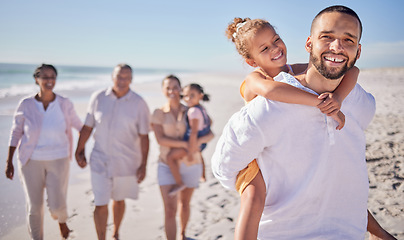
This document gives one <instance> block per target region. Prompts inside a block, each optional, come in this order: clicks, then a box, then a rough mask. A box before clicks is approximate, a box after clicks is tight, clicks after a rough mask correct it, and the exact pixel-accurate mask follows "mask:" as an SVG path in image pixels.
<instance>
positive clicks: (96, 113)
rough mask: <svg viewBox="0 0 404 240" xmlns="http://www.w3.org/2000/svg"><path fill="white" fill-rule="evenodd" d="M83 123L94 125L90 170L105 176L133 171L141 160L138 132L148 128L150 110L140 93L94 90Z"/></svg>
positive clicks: (148, 129) (140, 132)
mask: <svg viewBox="0 0 404 240" xmlns="http://www.w3.org/2000/svg"><path fill="white" fill-rule="evenodd" d="M84 124H85V125H86V126H89V127H92V128H94V140H95V141H94V148H93V151H92V152H91V156H90V167H91V171H95V172H97V173H99V174H104V176H106V177H117V176H121V177H122V176H132V175H135V174H136V171H137V169H138V168H139V166H140V164H141V161H142V152H141V148H140V138H139V135H147V134H148V133H149V131H150V112H149V108H148V106H147V104H146V102H145V101H144V100H143V98H142V97H140V96H139V95H138V94H137V93H135V92H133V91H132V90H130V91H129V92H128V93H127V94H126V95H125V96H123V97H121V98H117V97H116V96H115V94H114V93H113V91H112V88H108V89H106V90H103V91H98V92H95V93H94V94H93V95H92V96H91V99H90V104H89V107H88V113H87V117H86V120H85V123H84Z"/></svg>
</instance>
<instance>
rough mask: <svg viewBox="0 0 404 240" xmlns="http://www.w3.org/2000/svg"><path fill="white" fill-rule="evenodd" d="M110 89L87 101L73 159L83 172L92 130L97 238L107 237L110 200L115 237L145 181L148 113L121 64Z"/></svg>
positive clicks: (127, 67)
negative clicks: (127, 200)
mask: <svg viewBox="0 0 404 240" xmlns="http://www.w3.org/2000/svg"><path fill="white" fill-rule="evenodd" d="M112 81H113V86H112V87H110V88H108V89H105V90H102V91H97V92H95V93H94V94H93V95H92V96H91V100H90V104H89V107H88V113H87V117H86V120H85V123H84V127H83V129H82V130H81V132H80V137H79V140H78V144H77V149H76V160H77V163H78V164H79V166H80V167H82V168H84V167H85V166H86V165H87V161H86V158H85V155H84V147H85V143H86V142H87V140H88V138H89V137H90V135H91V133H92V131H93V129H94V140H95V141H94V148H93V150H92V152H91V156H90V168H91V184H92V188H93V193H94V204H95V210H94V223H95V227H96V231H97V235H98V239H102V240H104V239H105V238H106V227H107V219H108V203H109V201H110V199H112V200H113V215H114V230H113V231H114V232H113V238H114V239H119V227H120V224H121V222H122V219H123V215H124V212H125V200H124V199H125V198H131V199H137V196H138V183H140V182H142V181H143V179H144V178H145V176H146V163H147V155H148V152H149V137H148V133H149V131H150V112H149V108H148V106H147V104H146V102H145V101H144V100H143V99H142V98H141V97H140V96H139V95H138V94H137V93H135V92H133V91H132V90H131V89H130V87H129V85H130V83H131V82H132V68H131V67H130V66H129V65H126V64H119V65H117V66H116V67H115V68H114V71H113V73H112Z"/></svg>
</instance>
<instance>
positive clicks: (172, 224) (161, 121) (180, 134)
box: [151, 75, 213, 240]
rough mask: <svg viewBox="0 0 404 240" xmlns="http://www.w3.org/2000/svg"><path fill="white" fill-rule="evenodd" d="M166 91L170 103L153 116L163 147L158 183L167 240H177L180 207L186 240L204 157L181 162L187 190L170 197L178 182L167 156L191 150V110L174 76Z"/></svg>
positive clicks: (205, 138)
mask: <svg viewBox="0 0 404 240" xmlns="http://www.w3.org/2000/svg"><path fill="white" fill-rule="evenodd" d="M162 91H163V94H164V96H165V97H166V98H167V103H166V104H165V105H164V106H163V107H161V108H158V109H156V110H154V112H153V114H152V120H151V122H152V128H153V131H154V134H155V136H156V139H157V142H158V144H159V145H160V155H159V163H158V173H157V175H158V183H159V185H160V192H161V196H162V198H163V202H164V227H165V232H166V236H167V240H175V239H176V235H177V223H176V215H177V208H179V212H180V225H181V239H183V240H185V239H186V236H185V230H186V227H187V224H188V220H189V217H190V213H191V208H190V201H191V197H192V194H193V192H194V189H195V188H197V187H198V186H199V180H200V178H201V176H202V171H203V167H202V161H203V160H202V156H201V153H200V151H196V152H195V153H194V154H192V159H188V155H187V154H186V155H185V156H184V157H183V158H182V159H181V160H180V161H179V172H180V175H181V181H182V182H183V183H184V185H185V186H186V188H184V189H182V190H181V191H179V193H178V194H175V195H174V196H170V195H169V193H170V191H171V190H172V189H173V188H174V187H175V186H176V181H175V179H174V176H173V174H172V173H171V171H170V167H169V166H168V165H167V155H168V154H169V152H170V151H171V150H172V149H174V148H184V149H188V146H189V145H188V141H186V140H184V134H185V132H186V130H187V123H186V114H187V107H186V106H184V105H182V104H181V102H180V101H181V82H180V80H179V79H178V78H177V77H176V76H174V75H169V76H167V77H166V78H164V79H163V82H162ZM212 138H213V134H212V132H209V133H208V134H207V135H204V136H202V137H200V138H198V139H197V144H196V146H200V145H201V144H203V143H207V142H208V141H210V140H212Z"/></svg>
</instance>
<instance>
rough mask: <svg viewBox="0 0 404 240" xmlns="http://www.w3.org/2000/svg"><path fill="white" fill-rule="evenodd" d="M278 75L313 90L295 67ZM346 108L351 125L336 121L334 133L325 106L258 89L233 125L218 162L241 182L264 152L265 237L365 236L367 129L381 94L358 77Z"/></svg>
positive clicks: (227, 177) (225, 179) (228, 181)
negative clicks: (377, 95) (375, 94)
mask: <svg viewBox="0 0 404 240" xmlns="http://www.w3.org/2000/svg"><path fill="white" fill-rule="evenodd" d="M275 80H277V81H282V82H287V83H290V84H292V85H294V86H297V87H299V88H301V89H304V90H306V91H311V90H309V89H307V88H305V87H303V86H302V85H301V84H300V83H299V82H298V81H297V80H296V79H294V78H293V77H292V76H290V75H289V74H287V73H281V74H280V75H278V76H277V77H276V78H275ZM341 110H342V112H343V113H344V114H345V116H346V123H345V127H344V128H343V129H342V130H340V131H337V130H335V128H333V129H334V130H333V134H331V135H330V127H329V122H330V121H328V120H327V118H326V117H325V116H324V114H322V113H321V112H320V110H318V109H317V108H315V107H309V106H304V105H297V104H287V103H281V102H276V101H271V100H268V99H265V98H263V97H260V96H258V97H256V98H255V99H254V100H253V101H251V102H250V103H249V104H248V105H247V106H245V107H243V108H242V109H241V110H240V111H239V112H237V113H235V114H234V115H233V116H232V117H231V119H230V120H229V122H228V123H227V125H226V126H225V128H224V130H223V134H222V136H221V137H220V139H219V141H218V144H217V146H216V150H215V153H214V155H213V157H212V170H213V173H214V175H215V176H216V178H218V179H219V180H220V182H221V183H222V184H223V185H224V186H225V187H227V188H233V189H234V185H235V180H236V176H237V174H238V172H239V171H240V170H242V169H244V168H245V167H246V166H247V165H248V163H249V162H251V160H252V159H254V158H257V160H258V165H259V167H260V169H261V172H262V175H263V177H264V181H265V184H266V189H267V196H266V202H265V208H264V211H263V215H262V218H261V221H260V227H259V233H258V236H259V239H363V238H364V236H365V233H366V226H367V200H368V176H367V168H366V161H365V146H366V143H365V135H364V129H365V128H366V127H367V125H368V124H369V122H370V121H371V119H372V117H373V115H374V112H375V100H374V98H373V96H372V95H371V94H369V93H367V92H365V91H364V90H363V89H362V88H361V87H360V86H359V85H358V84H357V85H356V86H355V88H354V89H353V90H352V91H351V93H350V94H349V95H348V97H347V98H346V99H345V101H344V102H343V104H342V108H341ZM327 122H328V124H327Z"/></svg>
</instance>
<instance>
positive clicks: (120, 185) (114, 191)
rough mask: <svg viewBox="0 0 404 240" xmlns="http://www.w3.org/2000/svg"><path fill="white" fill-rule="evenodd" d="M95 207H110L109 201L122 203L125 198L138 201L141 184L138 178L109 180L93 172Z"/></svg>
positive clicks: (126, 177) (92, 182)
mask: <svg viewBox="0 0 404 240" xmlns="http://www.w3.org/2000/svg"><path fill="white" fill-rule="evenodd" d="M91 185H92V187H93V194H94V204H95V206H104V205H108V203H109V200H110V199H112V200H115V201H121V200H124V199H125V198H131V199H137V197H138V193H139V184H138V182H137V177H136V176H125V177H112V178H108V177H105V176H104V175H102V174H99V173H96V172H93V171H91Z"/></svg>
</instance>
